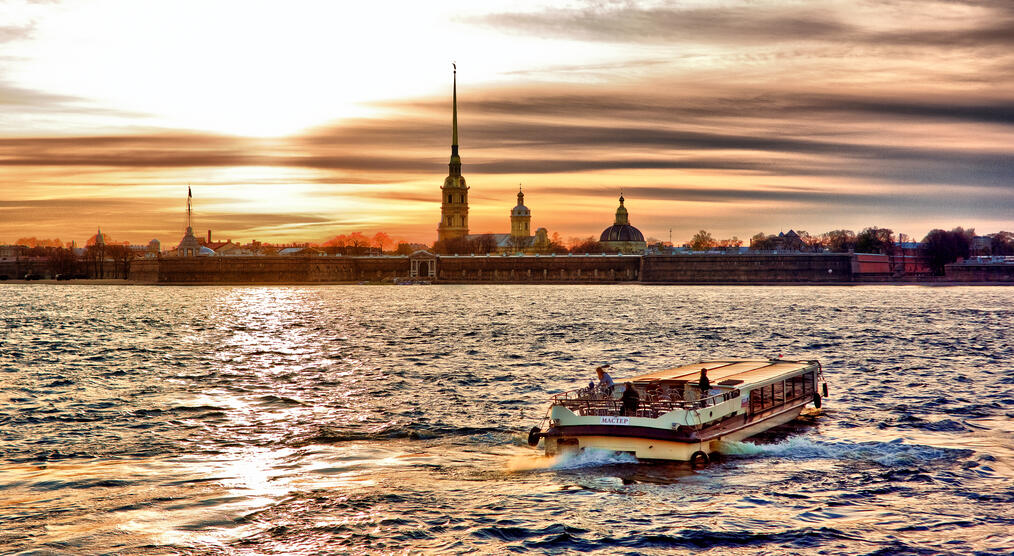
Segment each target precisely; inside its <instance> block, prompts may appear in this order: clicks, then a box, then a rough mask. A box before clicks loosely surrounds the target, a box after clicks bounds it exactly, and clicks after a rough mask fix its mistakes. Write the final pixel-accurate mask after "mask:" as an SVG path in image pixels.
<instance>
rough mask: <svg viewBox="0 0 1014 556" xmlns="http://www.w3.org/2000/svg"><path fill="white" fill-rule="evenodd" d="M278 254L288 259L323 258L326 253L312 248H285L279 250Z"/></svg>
mask: <svg viewBox="0 0 1014 556" xmlns="http://www.w3.org/2000/svg"><path fill="white" fill-rule="evenodd" d="M278 254H279V255H283V256H288V257H323V256H324V255H326V253H324V252H323V251H321V250H320V249H316V248H314V247H286V248H285V249H281V250H279V251H278Z"/></svg>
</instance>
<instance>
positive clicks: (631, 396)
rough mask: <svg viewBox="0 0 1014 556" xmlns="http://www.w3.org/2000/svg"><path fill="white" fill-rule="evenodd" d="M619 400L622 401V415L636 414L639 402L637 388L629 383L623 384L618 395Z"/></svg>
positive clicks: (631, 415) (630, 415) (639, 396)
mask: <svg viewBox="0 0 1014 556" xmlns="http://www.w3.org/2000/svg"><path fill="white" fill-rule="evenodd" d="M620 401H621V402H623V410H622V413H623V415H626V416H629V417H634V416H636V415H637V406H638V404H640V403H641V395H640V394H638V393H637V389H636V388H634V385H633V384H631V383H629V382H628V383H626V384H624V385H623V395H622V396H620Z"/></svg>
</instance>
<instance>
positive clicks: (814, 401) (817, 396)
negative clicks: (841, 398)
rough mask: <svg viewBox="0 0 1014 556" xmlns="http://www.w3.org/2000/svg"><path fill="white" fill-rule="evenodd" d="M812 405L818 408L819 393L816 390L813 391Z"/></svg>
mask: <svg viewBox="0 0 1014 556" xmlns="http://www.w3.org/2000/svg"><path fill="white" fill-rule="evenodd" d="M813 407H816V408H817V409H820V394H818V393H816V392H814V393H813Z"/></svg>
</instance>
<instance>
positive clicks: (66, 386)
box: [0, 284, 1014, 554]
mask: <svg viewBox="0 0 1014 556" xmlns="http://www.w3.org/2000/svg"><path fill="white" fill-rule="evenodd" d="M1012 324H1014V288H1010V287H915V286H913V287H907V286H883V287H881V286H861V287H683V286H671V287H670V286H665V287H661V286H642V285H608V286H486V285H483V286H324V287H200V288H195V287H143V286H122V287H121V286H72V285H68V286H63V285H38V284H35V285H13V284H12V285H6V286H0V334H2V336H0V403H2V406H0V407H2V408H3V411H2V413H0V553H3V554H10V553H13V554H17V553H46V554H50V553H66V554H99V553H125V554H131V553H141V554H162V553H173V554H219V553H224V554H265V553H266V554H318V553H404V552H411V553H416V552H422V553H446V552H451V553H454V552H477V553H498V554H499V553H506V552H535V553H550V554H558V553H568V552H574V551H599V552H600V553H604V554H645V553H647V554H651V553H658V554H663V553H664V554H681V553H686V554H690V553H697V552H699V551H702V550H711V551H712V552H714V553H716V554H718V553H724V552H728V551H730V550H733V549H735V550H736V551H737V553H739V554H770V553H798V554H814V553H824V554H905V553H914V554H948V553H954V554H969V553H981V554H1004V553H1010V552H1011V551H1014V509H1012V508H1014V425H1012V422H1014V419H1012V418H1014V341H1012V340H1014V334H1012V333H1011V328H1012ZM779 355H782V356H784V357H785V358H794V357H799V358H807V359H820V360H821V362H822V363H823V366H824V372H825V376H826V377H827V379H828V382H829V385H830V390H831V392H830V394H831V395H830V397H829V398H828V399H827V400H825V403H824V407H823V409H822V410H820V411H817V410H808V411H807V412H805V413H804V415H803V416H802V417H801V418H800V419H799V420H798V421H796V422H793V423H791V424H790V425H789V426H786V427H782V428H781V429H780V430H778V431H775V432H773V433H771V434H767V435H765V436H764V437H762V438H757V439H754V440H752V441H749V442H740V443H732V444H728V445H726V446H725V447H724V448H723V452H724V454H725V455H724V456H722V457H720V458H718V461H716V462H713V463H712V464H710V465H709V466H707V467H704V468H699V469H691V468H690V467H688V466H687V465H686V464H675V463H669V464H666V463H639V462H636V461H635V460H632V459H630V458H629V457H627V456H617V455H614V454H611V453H610V454H602V453H584V454H581V455H578V456H571V457H569V458H560V459H553V460H550V459H547V458H544V457H541V456H540V454H539V452H537V451H535V450H533V449H530V448H528V447H527V445H526V443H525V441H524V435H525V432H526V431H527V430H528V429H529V428H530V427H532V426H533V425H534V424H537V423H538V421H539V420H540V418H541V417H542V415H543V414H544V413H545V410H546V407H547V403H546V402H547V399H548V396H549V395H550V394H552V393H556V392H560V391H562V390H567V389H571V388H576V387H580V386H583V385H584V384H586V383H587V381H588V380H589V379H590V378H591V377H592V376H593V372H592V369H593V368H594V367H595V366H596V365H600V364H603V363H611V364H612V365H613V373H612V374H613V376H614V377H615V378H618V379H619V378H622V377H624V376H630V375H634V374H640V373H643V372H646V371H649V370H655V369H660V368H664V367H667V366H673V365H676V364H681V363H686V362H692V361H695V360H700V359H705V358H714V357H757V356H761V357H777V356H779Z"/></svg>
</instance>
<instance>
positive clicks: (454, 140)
mask: <svg viewBox="0 0 1014 556" xmlns="http://www.w3.org/2000/svg"><path fill="white" fill-rule="evenodd" d="M451 66H452V67H454V97H453V98H454V101H453V113H454V115H453V116H452V119H451V127H452V129H453V131H452V133H451V156H456V155H457V154H458V64H456V63H455V62H451Z"/></svg>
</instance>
